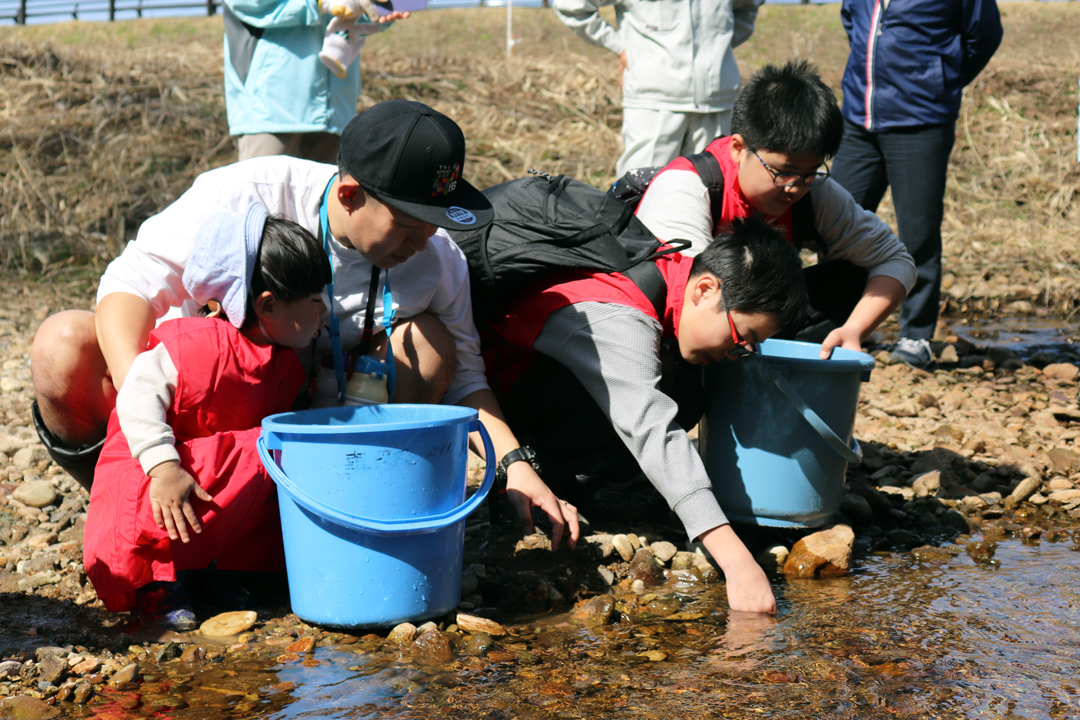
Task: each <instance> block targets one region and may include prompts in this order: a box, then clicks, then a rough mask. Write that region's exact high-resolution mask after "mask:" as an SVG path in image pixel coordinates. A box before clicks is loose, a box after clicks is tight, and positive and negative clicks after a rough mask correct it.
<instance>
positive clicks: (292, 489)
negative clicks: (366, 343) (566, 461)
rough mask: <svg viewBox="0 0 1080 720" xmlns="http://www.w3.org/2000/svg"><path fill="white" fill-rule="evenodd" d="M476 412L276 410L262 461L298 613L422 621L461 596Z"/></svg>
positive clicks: (265, 431)
mask: <svg viewBox="0 0 1080 720" xmlns="http://www.w3.org/2000/svg"><path fill="white" fill-rule="evenodd" d="M476 430H479V431H480V435H481V437H482V438H483V441H484V451H485V453H486V457H492V456H493V455H494V452H495V451H494V449H493V448H492V446H491V440H490V438H489V437H488V434H487V431H486V430H485V429H484V426H483V425H482V424H481V423H480V422H479V420H478V419H477V413H476V411H475V410H472V409H469V408H462V407H453V406H448V405H366V406H356V407H335V408H322V409H318V410H304V411H301V412H292V413H282V414H279V415H271V416H270V417H268V418H266V419H265V420H263V423H262V435H261V437H260V438H259V441H258V446H259V456H260V457H261V458H262V461H263V465H265V466H266V470H267V472H269V473H270V476H271V477H272V478H273V479H274V482H276V483H277V486H278V504H279V505H280V507H281V530H282V535H283V537H284V541H285V563H286V569H287V571H288V576H289V594H290V596H291V599H292V609H293V612H294V613H296V615H297V616H298V617H300V618H302V619H303V620H305V621H307V622H311V623H316V624H320V625H332V626H336V627H349V628H357V627H373V626H381V625H394V624H397V623H400V622H406V621H409V622H411V621H416V620H424V619H427V618H432V617H436V616H439V615H443V614H445V613H448V612H450V611H451V610H453V609H454V608H455V607H457V604H458V602H459V601H460V600H461V569H462V567H461V566H462V560H463V554H464V538H465V518H466V517H468V516H469V514H471V513H472V512H473V511H474V510H475V509H476V508H477V507H478V506H479V505H480V503H481V502H483V500H484V498H485V497H486V496H487V493H488V491H489V490H490V489H491V484H492V481H493V479H494V477H495V464H494V463H488V467H487V473H486V474H485V476H484V481H483V483H482V484H481V486H480V489H479V490H478V491H477V492H476V493H475V494H474V495H473V496H472V497H471V498H469V500H468V501H467V502H466V500H465V486H466V470H467V466H468V437H469V433H470V432H473V431H476Z"/></svg>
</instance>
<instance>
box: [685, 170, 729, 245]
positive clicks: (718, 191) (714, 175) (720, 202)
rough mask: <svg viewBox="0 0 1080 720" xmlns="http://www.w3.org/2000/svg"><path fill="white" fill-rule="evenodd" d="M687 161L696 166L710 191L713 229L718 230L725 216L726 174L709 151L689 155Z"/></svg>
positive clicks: (699, 175) (702, 180)
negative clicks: (717, 226) (718, 224)
mask: <svg viewBox="0 0 1080 720" xmlns="http://www.w3.org/2000/svg"><path fill="white" fill-rule="evenodd" d="M686 159H687V160H689V161H690V163H691V164H692V165H693V166H694V170H695V171H696V172H697V174H698V177H700V178H701V182H702V183H704V184H705V187H706V188H708V190H709V209H710V211H711V212H712V228H711V231H715V230H716V224H717V223H718V222H720V218H721V217H723V215H724V172H723V171H722V170H721V169H720V161H719V160H717V159H716V156H715V155H713V154H712V153H711V152H709V151H708V150H702V151H701V152H699V153H697V154H695V155H687V156H686Z"/></svg>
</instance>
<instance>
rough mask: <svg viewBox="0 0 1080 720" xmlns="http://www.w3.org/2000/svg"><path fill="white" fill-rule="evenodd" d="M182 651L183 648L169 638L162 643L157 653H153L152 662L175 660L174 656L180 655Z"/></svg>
mask: <svg viewBox="0 0 1080 720" xmlns="http://www.w3.org/2000/svg"><path fill="white" fill-rule="evenodd" d="M182 652H183V648H181V647H180V646H179V645H177V644H176V643H175V642H173V641H172V640H170V641H169V642H167V643H165V644H164V645H162V646H161V649H160V650H158V651H157V654H155V655H154V662H159V663H163V662H168V661H170V660H175V659H176V658H178V657H180V653H182Z"/></svg>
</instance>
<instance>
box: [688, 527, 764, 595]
mask: <svg viewBox="0 0 1080 720" xmlns="http://www.w3.org/2000/svg"><path fill="white" fill-rule="evenodd" d="M700 539H701V542H702V544H703V545H705V549H706V550H708V551H709V553H710V554H711V555H712V556H713V559H715V560H716V564H717V565H719V566H720V569H721V570H723V571H724V582H725V583H726V584H727V596H728V606H729V607H730V608H731V609H732V610H743V611H746V612H758V613H769V614H770V615H775V614H776V597H775V596H774V595H773V590H772V585H770V584H769V578H768V577H767V576H766V575H765V571H764V570H762V569H761V566H760V565H758V564H757V560H755V559H754V556H753V555H751V554H750V551H749V550H747V549H746V546H745V545H743V542H742V540H740V539H739V537H738V535H736V534H735V531H734V530H733V529H732V528H731V525H720V526H719V527H715V528H713V529H712V530H708V531H706V532H704V533H702V534H701V538H700Z"/></svg>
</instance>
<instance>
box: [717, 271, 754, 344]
mask: <svg viewBox="0 0 1080 720" xmlns="http://www.w3.org/2000/svg"><path fill="white" fill-rule="evenodd" d="M720 300H721V301H723V303H724V312H725V313H727V321H728V326H729V327H730V328H731V341H732V342H734V343H735V347H733V348H731V349H730V350H728V351H727V354H728V355H729V356H731V357H733V358H741V357H748V356H750V355H757V354H758V349H757V343H755V342H754V341H753V340H751V339H749V338H745V337H741V336H740V335H739V331H738V330H737V329H736V328H735V320H734V318H732V317H731V309H730V308H728V304H727V300H724V289H723V287H721V288H720Z"/></svg>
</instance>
